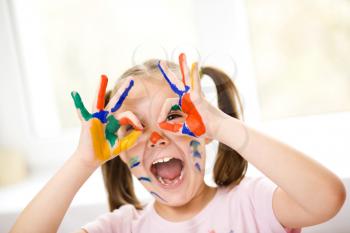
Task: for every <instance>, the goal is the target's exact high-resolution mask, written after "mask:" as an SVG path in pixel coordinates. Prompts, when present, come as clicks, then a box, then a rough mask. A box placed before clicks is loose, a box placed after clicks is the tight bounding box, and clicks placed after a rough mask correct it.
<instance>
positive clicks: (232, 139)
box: [216, 114, 249, 153]
mask: <svg viewBox="0 0 350 233" xmlns="http://www.w3.org/2000/svg"><path fill="white" fill-rule="evenodd" d="M218 123H219V126H218V129H217V132H216V140H218V141H219V142H221V143H223V144H225V145H227V146H229V147H231V148H232V149H234V150H236V151H237V152H239V153H241V152H242V151H243V150H244V148H245V147H246V146H247V144H248V142H249V131H248V127H247V126H246V125H245V124H244V123H243V121H241V120H239V119H236V118H234V117H231V116H229V115H227V114H226V117H223V118H221V120H220V119H219V120H218Z"/></svg>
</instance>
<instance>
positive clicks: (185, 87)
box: [158, 54, 207, 137]
mask: <svg viewBox="0 0 350 233" xmlns="http://www.w3.org/2000/svg"><path fill="white" fill-rule="evenodd" d="M179 63H180V68H181V73H182V81H180V80H178V78H177V77H176V76H175V74H174V73H172V72H171V71H170V70H169V69H168V68H167V66H166V64H164V63H162V62H160V63H159V64H158V68H159V69H160V71H161V73H162V74H163V77H164V78H165V80H166V81H167V82H168V84H169V86H170V88H171V89H172V90H173V91H174V92H175V93H176V94H177V95H178V98H177V99H168V101H167V102H166V103H165V105H164V106H163V109H162V112H161V118H163V119H164V115H166V114H167V112H168V111H169V109H179V110H181V111H183V112H184V113H186V120H185V122H183V123H170V122H166V121H162V122H160V123H159V124H160V127H161V128H163V129H166V130H170V131H172V132H176V133H182V134H185V135H189V136H193V137H199V136H203V135H204V134H205V133H206V131H207V129H206V126H205V124H204V121H203V119H202V116H201V113H202V114H203V111H204V109H203V107H202V106H201V105H202V103H204V101H203V99H202V96H201V87H200V81H199V72H198V67H197V64H193V65H192V69H191V72H188V71H189V70H188V68H187V65H186V58H185V55H184V54H181V55H180V56H179Z"/></svg>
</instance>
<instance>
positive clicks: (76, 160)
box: [10, 151, 97, 233]
mask: <svg viewBox="0 0 350 233" xmlns="http://www.w3.org/2000/svg"><path fill="white" fill-rule="evenodd" d="M79 153H80V152H79V151H77V152H75V153H74V155H73V156H72V157H71V158H69V159H68V160H67V161H66V162H65V164H64V165H63V167H62V168H61V169H60V170H59V171H58V172H57V173H56V174H55V175H54V176H53V177H52V178H51V179H50V181H49V182H48V183H47V184H46V185H45V187H44V188H43V189H42V190H41V191H40V192H39V193H38V194H37V195H36V196H35V197H34V199H33V200H32V201H31V202H30V203H29V204H28V206H27V207H26V208H25V209H24V210H23V212H22V213H21V214H20V216H19V217H18V218H17V220H16V223H15V225H14V226H13V227H12V230H11V231H10V232H12V233H15V232H16V233H17V232H18V233H21V232H28V233H29V232H35V233H39V232H43V233H47V232H57V230H58V227H59V225H60V224H61V222H62V219H63V217H64V215H65V213H66V211H67V209H68V207H69V205H70V203H71V201H72V200H73V197H74V196H75V194H76V193H77V192H78V190H79V189H80V187H81V186H82V185H83V184H84V182H85V181H86V180H87V179H88V178H89V176H90V175H91V174H92V173H93V172H94V171H95V170H96V168H97V167H95V166H88V165H86V164H84V162H83V161H81V159H80V157H81V155H80V154H79Z"/></svg>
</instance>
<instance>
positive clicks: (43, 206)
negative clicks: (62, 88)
mask: <svg viewBox="0 0 350 233" xmlns="http://www.w3.org/2000/svg"><path fill="white" fill-rule="evenodd" d="M107 80H108V79H107V77H106V76H102V77H101V84H100V89H99V92H98V97H97V98H96V101H95V102H96V105H95V106H96V107H95V108H94V113H93V114H90V113H89V112H88V110H87V109H86V108H85V106H84V104H83V102H82V100H81V98H80V95H79V94H78V93H77V92H72V98H73V100H74V104H75V107H76V108H77V112H78V115H79V118H80V120H81V124H82V127H81V133H80V140H79V145H78V148H77V150H76V152H75V153H74V154H73V156H71V158H70V159H68V160H67V161H66V162H65V164H64V166H63V167H62V168H61V169H60V170H59V171H58V172H57V173H56V174H55V175H54V177H53V178H51V180H50V181H49V182H48V183H47V184H46V185H45V187H44V188H43V189H42V190H41V191H40V192H39V193H38V194H37V195H36V196H35V197H34V199H33V200H32V201H31V202H30V203H29V204H28V206H27V207H26V208H25V209H24V210H23V212H22V213H21V214H20V216H19V217H18V219H17V221H16V223H15V225H14V226H13V228H12V230H11V232H13V233H14V232H16V233H17V232H18V233H22V232H36V233H37V232H43V233H47V232H57V229H58V227H59V225H60V223H61V222H62V219H63V217H64V215H65V213H66V211H67V209H68V207H69V205H70V203H71V201H72V199H73V197H74V196H75V194H76V193H77V192H78V190H79V189H80V187H81V186H82V185H83V183H84V182H85V181H86V180H87V179H88V178H89V176H90V175H91V174H92V173H93V172H94V171H95V170H96V169H97V168H98V167H99V166H100V165H101V164H103V163H105V162H106V161H108V160H110V159H113V158H114V157H116V156H117V155H119V154H120V152H122V151H125V150H128V149H129V148H130V147H131V146H133V145H134V143H135V142H136V140H137V139H138V137H139V136H140V135H141V131H142V125H141V123H140V122H139V121H138V119H137V118H136V116H135V115H133V113H131V112H124V113H120V114H119V113H117V111H118V109H119V108H120V107H121V105H122V103H123V101H124V100H125V98H126V96H127V95H128V93H129V91H130V90H131V88H132V86H133V84H134V80H133V79H132V77H130V78H126V79H125V81H124V83H123V84H122V85H121V87H120V88H119V89H118V92H117V93H116V94H115V95H114V96H113V97H112V99H111V100H110V102H109V104H108V105H107V106H106V107H104V106H105V104H104V95H105V91H106V87H107ZM121 117H123V119H126V120H124V121H122V120H121V119H120V118H121ZM128 122H131V123H130V124H133V126H134V128H135V129H136V128H138V130H133V131H132V132H131V133H130V134H128V135H127V136H125V137H123V138H118V136H117V131H118V130H119V128H120V126H121V125H122V124H129V123H128Z"/></svg>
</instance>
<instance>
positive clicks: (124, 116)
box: [117, 111, 143, 130]
mask: <svg viewBox="0 0 350 233" xmlns="http://www.w3.org/2000/svg"><path fill="white" fill-rule="evenodd" d="M117 119H118V121H119V123H120V125H132V127H134V129H137V130H143V127H142V124H141V122H140V120H139V119H138V118H137V116H136V115H135V114H134V113H132V112H130V111H126V112H122V113H119V114H118V115H117Z"/></svg>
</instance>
